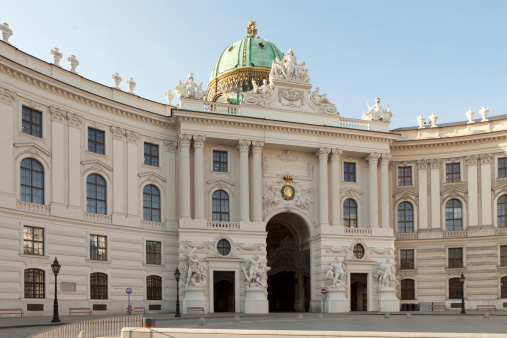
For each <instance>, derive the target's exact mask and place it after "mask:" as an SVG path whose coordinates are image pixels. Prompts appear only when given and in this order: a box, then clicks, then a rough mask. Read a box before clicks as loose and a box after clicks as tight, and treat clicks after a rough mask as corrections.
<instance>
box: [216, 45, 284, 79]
mask: <svg viewBox="0 0 507 338" xmlns="http://www.w3.org/2000/svg"><path fill="white" fill-rule="evenodd" d="M277 56H278V57H279V58H280V59H281V58H283V53H281V52H280V50H279V49H278V48H277V47H276V46H275V45H274V44H273V43H271V42H269V41H268V40H264V39H261V38H251V37H249V36H247V37H246V38H244V39H242V40H239V41H236V42H235V43H233V44H232V45H230V46H228V47H227V48H225V49H224V51H223V52H222V54H220V56H219V57H218V59H217V61H216V62H215V67H213V72H212V73H211V78H210V80H212V79H213V78H215V77H217V76H219V75H220V74H223V73H225V72H227V71H230V70H233V69H237V68H241V67H259V68H267V69H271V64H272V63H273V60H274V59H275V58H276V57H277Z"/></svg>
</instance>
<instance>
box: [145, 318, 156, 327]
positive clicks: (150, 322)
mask: <svg viewBox="0 0 507 338" xmlns="http://www.w3.org/2000/svg"><path fill="white" fill-rule="evenodd" d="M154 327H155V318H152V317H146V318H143V328H145V329H151V328H154Z"/></svg>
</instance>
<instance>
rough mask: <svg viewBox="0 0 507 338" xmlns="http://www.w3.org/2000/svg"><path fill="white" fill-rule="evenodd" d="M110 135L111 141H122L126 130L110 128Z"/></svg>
mask: <svg viewBox="0 0 507 338" xmlns="http://www.w3.org/2000/svg"><path fill="white" fill-rule="evenodd" d="M111 133H112V134H113V139H115V140H120V141H123V139H124V138H125V135H126V133H127V130H125V129H123V128H120V127H116V126H111Z"/></svg>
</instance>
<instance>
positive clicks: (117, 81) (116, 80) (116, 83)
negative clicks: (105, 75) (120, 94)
mask: <svg viewBox="0 0 507 338" xmlns="http://www.w3.org/2000/svg"><path fill="white" fill-rule="evenodd" d="M111 78H112V79H113V84H114V88H116V89H120V83H121V80H122V78H121V76H120V74H118V72H116V73H114V74H113V75H111Z"/></svg>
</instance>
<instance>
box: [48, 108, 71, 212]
mask: <svg viewBox="0 0 507 338" xmlns="http://www.w3.org/2000/svg"><path fill="white" fill-rule="evenodd" d="M49 112H50V113H51V157H52V158H51V163H52V166H51V175H52V177H51V182H52V187H51V191H52V197H51V205H52V206H51V213H52V214H57V215H60V216H63V215H65V211H66V210H65V209H66V207H65V183H64V182H65V181H64V180H63V178H64V177H65V155H64V152H65V149H64V145H65V139H64V128H65V126H64V124H65V122H66V115H67V114H66V112H65V111H62V110H61V109H60V108H55V107H49Z"/></svg>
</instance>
